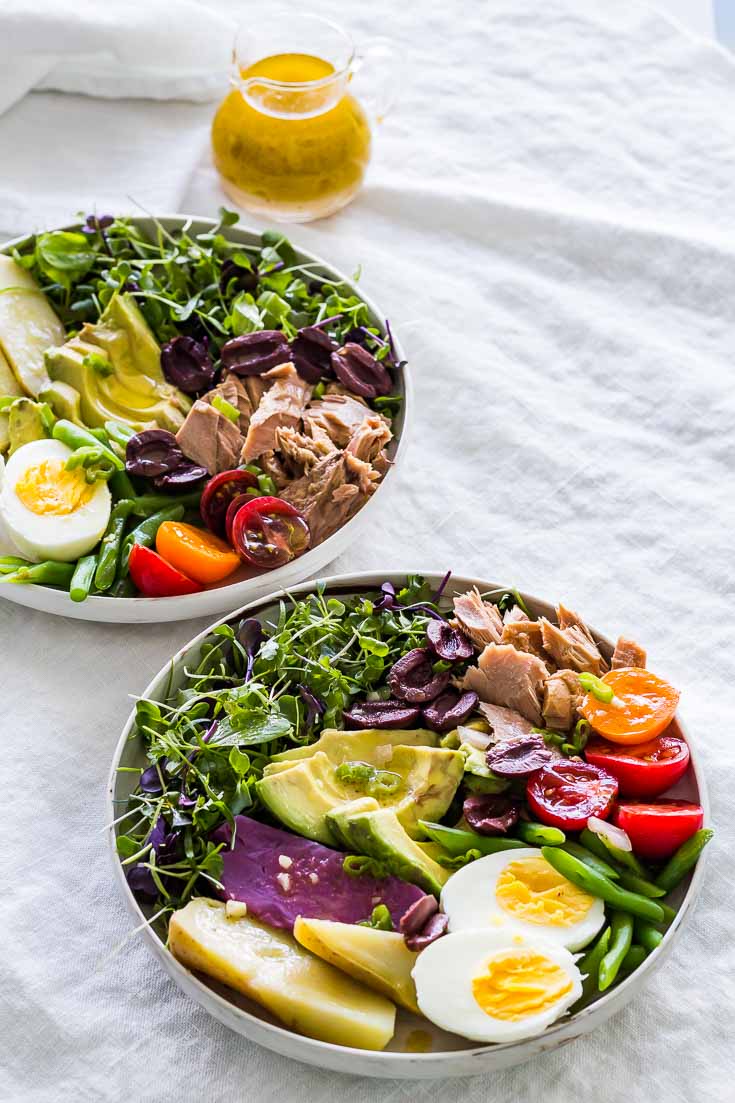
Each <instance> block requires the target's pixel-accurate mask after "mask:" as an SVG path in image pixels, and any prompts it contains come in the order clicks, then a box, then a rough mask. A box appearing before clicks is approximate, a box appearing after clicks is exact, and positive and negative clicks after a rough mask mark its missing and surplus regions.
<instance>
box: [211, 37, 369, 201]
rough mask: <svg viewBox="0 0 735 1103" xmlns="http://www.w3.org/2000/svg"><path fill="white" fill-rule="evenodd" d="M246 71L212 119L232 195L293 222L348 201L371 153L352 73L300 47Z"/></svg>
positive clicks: (216, 157)
mask: <svg viewBox="0 0 735 1103" xmlns="http://www.w3.org/2000/svg"><path fill="white" fill-rule="evenodd" d="M240 77H241V85H240V87H236V88H233V90H232V91H231V92H230V94H229V95H228V96H227V98H226V99H225V100H224V101H223V103H222V104H221V105H220V108H219V110H218V111H217V114H216V116H215V119H214V123H213V126H212V149H213V152H214V163H215V166H216V168H217V170H218V172H219V173H220V175H221V177H222V182H223V186H224V188H225V191H226V192H227V193H228V195H230V196H231V197H232V198H233V199H234V200H235V202H237V203H238V204H239V205H241V206H243V207H247V208H248V209H250V210H255V211H258V212H260V213H262V214H265V215H270V216H271V217H274V218H279V217H280V218H287V219H290V220H292V221H300V220H304V221H305V220H307V219H312V218H319V217H323V216H324V215H326V214H330V213H331V212H332V211H335V210H338V209H339V208H340V207H342V206H344V204H345V203H348V202H349V200H350V199H351V198H352V197H353V196H354V194H355V193H356V192H357V190H358V189H359V187H360V185H361V183H362V178H363V176H364V174H365V170H366V168H367V165H368V161H369V160H370V126H369V124H368V120H367V117H366V115H365V112H364V111H363V109H362V108H361V107H360V105H359V103H358V102H357V100H356V99H355V98H354V96H352V95H350V94H349V93H348V92H347V91H346V85H347V81H346V79H345V78H343V77H341V76H337V75H335V69H334V66H333V65H331V64H330V62H328V61H324V60H322V59H321V58H319V57H315V56H313V55H311V54H299V53H287V54H274V55H273V56H271V57H266V58H263V59H262V60H260V61H256V62H255V63H254V64H252V65H250V66H249V67H247V68H243V69H241V70H240ZM330 77H334V79H333V80H330V79H329V78H330ZM259 78H260V79H259ZM269 81H272V82H277V84H269V83H267V82H269Z"/></svg>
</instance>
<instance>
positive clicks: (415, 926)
mask: <svg viewBox="0 0 735 1103" xmlns="http://www.w3.org/2000/svg"><path fill="white" fill-rule="evenodd" d="M437 911H439V905H438V903H437V900H436V897H435V896H430V895H429V894H427V895H426V896H420V897H419V898H418V900H414V902H413V904H411V907H410V908H409V909H408V911H405V912H404V913H403V915H402V916H401V918H400V920H399V922H398V927H399V929H400V931H401V933H402V934H406V935H408V934H416V932H417V931H420V930H421V928H422V927H423V926H424V924H425V923H426V922H427V920H429V919H431V917H432V915H433V914H434V912H437Z"/></svg>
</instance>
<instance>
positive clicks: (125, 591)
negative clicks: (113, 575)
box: [107, 578, 138, 597]
mask: <svg viewBox="0 0 735 1103" xmlns="http://www.w3.org/2000/svg"><path fill="white" fill-rule="evenodd" d="M107 592H108V594H109V596H110V597H135V595H136V594H137V592H138V591H137V590H136V589H135V586H134V585H133V583H132V582H131V581H130V579H129V578H118V579H117V581H116V582H114V583H113V585H112V588H111V589H110V590H108V591H107Z"/></svg>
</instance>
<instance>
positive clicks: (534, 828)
mask: <svg viewBox="0 0 735 1103" xmlns="http://www.w3.org/2000/svg"><path fill="white" fill-rule="evenodd" d="M515 832H516V835H517V836H518V838H519V839H523V841H524V843H528V845H529V846H561V845H562V843H565V842H566V841H567V837H566V835H565V834H564V832H563V831H560V830H559V828H558V827H547V826H546V824H544V823H528V822H526V821H523V820H521V821H520V822H519V823H517V824H516V828H515Z"/></svg>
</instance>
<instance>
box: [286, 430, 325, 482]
mask: <svg viewBox="0 0 735 1103" xmlns="http://www.w3.org/2000/svg"><path fill="white" fill-rule="evenodd" d="M276 444H277V447H278V448H279V449H280V451H281V452H282V453H283V455H284V456H285V457H286V459H287V460H288V461H289V466H290V467H291V468H292V469H293V470H294V472H295V474H296V475H297V476H298V475H303V474H305V473H306V472H307V471H310V470H311V468H312V467H313V466H314V464H315V463H316V462H317V460H320V459H322V457H323V456H328V455H329V453H330V452H334V451H335V446H334V445H333V444H332V441H331V440H330V439H329V437H328V436H327V434H326V433H324V434H323V436H321V437H320V438H319V439H318V440H315V439H314V438H313V437H305V436H304V434H303V433H300V432H299V431H298V429H278V430H277V432H276Z"/></svg>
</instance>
